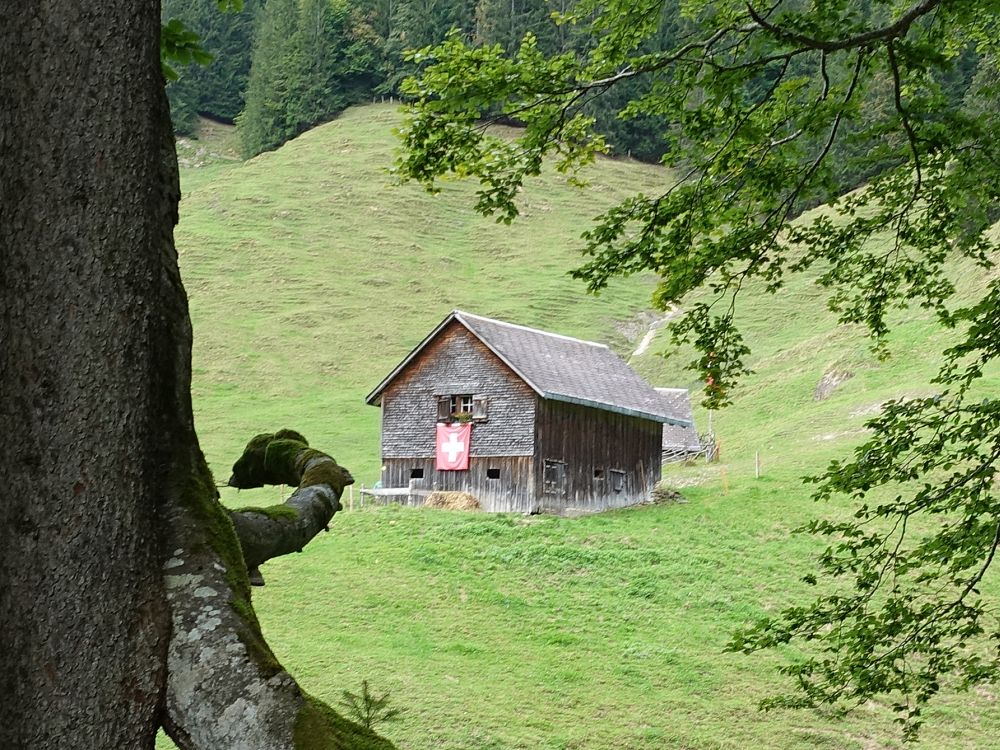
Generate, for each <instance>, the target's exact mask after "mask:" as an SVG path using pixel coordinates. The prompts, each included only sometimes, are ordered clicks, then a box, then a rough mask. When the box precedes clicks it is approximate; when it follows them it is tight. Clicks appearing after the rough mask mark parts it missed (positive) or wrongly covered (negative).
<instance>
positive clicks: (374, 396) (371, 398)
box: [365, 310, 467, 406]
mask: <svg viewBox="0 0 1000 750" xmlns="http://www.w3.org/2000/svg"><path fill="white" fill-rule="evenodd" d="M457 316H458V311H457V310H452V311H451V312H450V313H448V315H447V316H446V317H445V319H444V320H442V321H441V322H440V323H438V325H437V327H436V328H435V329H434V330H433V331H431V332H430V333H428V334H427V335H426V336H424V338H423V340H422V341H421V342H420V343H419V344H417V345H416V346H415V347H413V349H411V350H410V353H409V354H407V355H406V357H404V358H403V361H402V362H400V363H399V364H398V365H396V367H395V368H394V369H393V371H392V372H390V373H389V374H388V375H386V376H385V378H383V379H382V382H381V383H379V384H378V385H377V386H375V388H374V390H372V392H371V393H369V394H368V395H367V396H365V403H366V404H368V405H369V406H378V405H379V403H380V402H381V397H382V391H384V390H385V388H386V386H388V385H389V383H391V382H392V381H393V380H395V378H396V376H397V375H399V373H401V372H402V371H403V369H404V368H405V367H406V366H407V365H408V364H410V362H412V361H413V359H414V358H415V357H416V356H417V355H418V354H419V353H420V352H421V351H423V349H424V347H425V346H427V344H429V343H430V342H431V340H433V338H434V337H435V336H437V335H438V334H439V333H440V332H441V329H443V328H444V327H445V326H446V325H448V324H449V323H450V322H451V321H452V320H455V318H456V317H457ZM463 325H465V324H464V323H463ZM466 327H467V326H466Z"/></svg>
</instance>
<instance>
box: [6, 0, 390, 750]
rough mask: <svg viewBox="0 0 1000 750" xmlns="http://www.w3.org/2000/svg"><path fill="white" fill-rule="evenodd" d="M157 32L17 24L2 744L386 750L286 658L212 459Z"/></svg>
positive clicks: (86, 8)
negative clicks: (260, 604) (199, 408)
mask: <svg viewBox="0 0 1000 750" xmlns="http://www.w3.org/2000/svg"><path fill="white" fill-rule="evenodd" d="M159 23H160V16H159V5H158V4H157V3H141V2H140V3H136V2H134V0H128V1H125V0H109V2H99V3H78V2H71V1H69V0H48V1H47V2H46V1H45V0H43V1H42V2H40V3H21V4H16V5H10V7H8V8H7V9H5V11H4V13H3V21H2V23H0V60H2V61H3V63H2V66H0V103H2V104H0V165H2V174H0V425H2V426H3V438H2V440H0V576H2V577H0V659H2V664H0V696H2V698H0V748H4V750H7V748H11V749H13V750H20V749H21V748H31V750H38V749H41V748H56V747H58V748H60V750H61V749H62V748H65V747H75V748H81V749H89V748H109V749H110V748H114V749H115V750H119V749H122V748H151V747H152V746H153V742H154V736H155V732H156V729H157V727H158V726H159V725H160V724H161V723H163V724H164V725H165V726H166V727H167V729H168V731H169V732H170V733H171V735H172V736H174V738H175V740H176V741H177V742H178V744H180V745H181V746H182V747H183V748H205V750H209V749H211V750H226V748H292V747H316V748H320V747H330V748H333V747H343V748H360V747H373V748H374V747H388V745H387V744H386V743H383V741H381V740H379V739H378V738H376V737H375V736H374V735H372V734H371V733H370V732H368V731H366V730H363V729H361V728H360V727H357V726H355V725H352V724H350V723H349V722H346V721H344V720H343V719H341V718H340V717H339V716H337V715H336V714H335V713H333V712H332V711H330V710H329V709H327V708H326V707H325V706H323V705H322V704H319V703H317V702H315V701H312V700H311V699H309V698H307V697H306V696H304V695H303V693H302V692H301V691H300V690H299V688H298V686H297V685H296V684H295V682H294V680H293V679H292V678H291V677H290V676H289V675H288V674H287V673H286V672H285V671H284V670H283V669H282V668H281V666H280V665H279V664H278V663H277V662H276V661H275V659H274V657H273V655H272V654H271V652H270V650H269V649H268V647H267V645H266V643H264V641H263V638H262V637H261V634H260V629H259V626H258V625H257V621H256V618H255V616H254V613H253V609H252V607H251V605H250V600H249V586H248V584H247V576H246V569H245V563H244V561H243V558H242V553H241V549H240V546H239V543H238V541H237V539H236V535H235V533H234V531H233V526H232V523H231V522H230V520H229V515H228V514H227V513H226V512H225V511H224V510H223V509H222V508H221V506H219V505H218V503H217V502H216V500H215V493H214V481H213V479H212V477H211V475H210V474H209V472H208V469H207V466H206V465H205V462H204V459H203V457H202V455H201V452H200V449H199V448H198V441H197V438H196V436H195V432H194V426H193V422H192V412H191V404H190V395H189V393H190V349H191V332H190V323H189V318H188V314H187V303H186V298H185V295H184V291H183V288H182V286H181V282H180V276H179V273H178V268H177V257H176V253H175V251H174V246H173V237H172V231H173V225H174V223H175V222H176V209H177V201H178V197H179V196H178V186H177V175H176V158H175V156H174V152H173V139H172V134H171V131H170V125H169V114H168V111H167V104H166V97H165V95H164V91H163V81H162V77H161V73H160V67H159V43H158V41H159ZM326 486H328V488H329V493H328V494H332V496H333V501H332V502H331V501H329V499H328V500H327V501H326V502H327V503H328V505H329V506H330V514H331V515H332V512H333V510H335V509H336V508H335V501H336V498H337V497H339V491H340V489H342V487H341V488H337V487H332V486H329V485H326ZM320 494H323V492H320ZM327 520H328V517H327Z"/></svg>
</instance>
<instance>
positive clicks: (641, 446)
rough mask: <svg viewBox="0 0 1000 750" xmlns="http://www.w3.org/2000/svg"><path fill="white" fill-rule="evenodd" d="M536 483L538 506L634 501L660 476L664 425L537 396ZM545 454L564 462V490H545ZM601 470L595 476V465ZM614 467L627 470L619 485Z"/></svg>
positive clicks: (556, 508) (589, 506) (593, 506)
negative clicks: (559, 492) (615, 483)
mask: <svg viewBox="0 0 1000 750" xmlns="http://www.w3.org/2000/svg"><path fill="white" fill-rule="evenodd" d="M535 430H536V433H535V444H536V446H537V451H536V453H535V486H536V488H537V489H536V492H537V493H538V498H539V504H540V506H541V509H542V510H543V511H546V512H552V513H562V512H564V511H566V510H581V511H587V512H593V511H599V510H607V509H609V508H620V507H624V506H626V505H634V504H635V503H638V502H642V501H643V500H645V499H646V498H648V496H649V493H650V492H651V491H652V489H653V487H654V486H655V485H656V483H657V482H659V481H660V468H661V467H660V451H661V445H662V425H661V424H660V423H659V422H655V421H653V420H649V419H639V418H638V417H629V416H626V415H624V414H616V413H614V412H608V411H604V410H601V409H594V408H591V407H587V406H579V405H577V404H567V403H563V402H561V401H546V400H542V399H539V401H538V419H537V422H536V427H535ZM545 459H552V460H558V461H563V462H565V463H566V488H565V492H564V493H563V494H562V496H559V495H556V494H553V493H546V492H545V491H544V484H543V475H544V465H545ZM595 469H600V470H602V471H603V478H600V479H598V478H595V476H594V470H595ZM612 470H617V471H622V472H624V474H625V477H624V484H623V486H622V489H621V490H620V491H615V490H614V486H613V478H612V475H611V471H612Z"/></svg>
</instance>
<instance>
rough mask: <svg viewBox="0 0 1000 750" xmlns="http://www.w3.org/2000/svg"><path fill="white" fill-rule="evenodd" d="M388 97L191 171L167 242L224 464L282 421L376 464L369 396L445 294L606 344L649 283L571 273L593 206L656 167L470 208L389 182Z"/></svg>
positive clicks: (605, 169) (443, 307)
mask: <svg viewBox="0 0 1000 750" xmlns="http://www.w3.org/2000/svg"><path fill="white" fill-rule="evenodd" d="M398 122H399V117H398V114H397V112H396V108H394V107H389V106H377V105H373V106H370V107H362V108H357V109H353V110H350V111H348V112H347V113H345V114H344V116H343V117H341V118H340V119H339V120H337V121H336V122H333V123H331V124H329V125H327V126H324V127H320V128H317V129H316V130H313V131H311V132H308V133H306V134H304V135H302V136H301V137H299V138H297V139H296V140H295V141H293V142H291V143H289V144H288V145H287V146H285V147H284V148H282V149H281V150H280V151H277V152H274V153H268V154H263V155H261V156H259V157H257V158H255V159H253V160H251V161H249V162H247V163H245V164H242V165H240V166H235V167H233V166H230V167H228V168H225V169H222V170H221V171H220V167H219V166H218V164H211V165H210V166H209V169H210V170H214V174H212V175H211V178H210V179H205V177H204V176H203V175H204V172H202V171H199V170H197V169H191V170H186V171H185V173H184V178H183V183H182V185H183V187H184V189H185V191H186V194H185V197H184V199H183V202H182V206H181V216H182V219H181V224H180V227H179V228H178V230H177V245H178V248H179V249H180V253H181V270H182V272H183V274H184V281H185V284H186V285H187V289H188V294H189V296H190V299H191V313H192V318H193V321H194V328H195V353H194V357H195V361H194V368H195V371H194V384H195V390H194V399H195V409H196V413H197V418H198V426H199V433H200V435H201V437H202V441H203V443H204V446H205V449H206V453H207V455H208V457H209V461H210V462H211V463H212V464H213V467H214V468H215V470H216V473H217V474H218V475H219V476H222V475H223V474H224V473H225V471H227V470H228V467H229V465H230V464H231V463H232V461H233V460H234V459H235V457H236V456H237V455H239V452H240V450H241V449H242V446H243V444H244V443H245V442H246V440H247V439H248V438H249V437H250V436H252V435H253V434H255V433H257V432H261V431H265V430H273V429H276V428H278V427H281V426H290V427H294V428H296V429H298V430H300V431H301V432H303V433H304V434H305V435H306V436H307V437H308V438H309V439H310V441H312V442H313V443H315V444H316V445H317V446H321V447H323V448H324V449H326V450H328V451H330V452H332V453H334V454H335V455H336V456H337V457H338V459H341V460H342V462H343V463H344V464H345V465H346V466H348V467H350V468H351V469H352V470H353V471H354V473H355V476H356V477H357V478H358V479H359V481H363V482H365V483H367V484H369V485H370V484H372V483H373V482H374V481H375V480H376V479H377V478H378V460H379V456H378V426H379V413H378V410H377V409H375V408H372V407H367V406H365V405H364V403H363V399H364V396H365V395H366V394H367V393H368V392H369V391H370V390H371V389H372V388H374V387H375V386H376V385H377V384H378V383H379V381H380V380H381V379H382V378H383V377H384V376H385V375H386V374H388V372H389V371H390V370H391V369H392V368H393V367H394V366H395V365H396V364H397V363H398V362H399V360H401V359H402V358H403V357H404V356H405V355H406V353H407V352H408V351H409V350H410V349H411V348H412V347H413V346H415V345H416V344H417V343H419V341H420V340H421V339H422V338H423V337H424V336H425V335H426V334H427V333H428V332H430V330H431V329H432V328H433V327H434V326H435V325H436V324H437V323H438V322H439V321H440V320H441V319H442V318H443V317H444V316H445V315H446V314H447V313H448V312H449V311H450V310H452V309H453V308H462V309H466V310H469V311H470V312H476V313H479V314H482V315H487V316H495V317H500V318H505V319H509V320H512V321H515V322H518V323H523V324H526V325H534V326H543V327H545V328H548V329H550V330H553V331H557V332H561V333H565V334H569V335H575V336H582V337H587V338H598V339H600V340H603V341H608V340H612V343H615V341H614V340H615V339H616V337H617V338H618V341H617V343H618V344H620V345H623V346H624V348H625V349H626V350H627V349H628V346H627V343H626V342H624V341H622V340H621V339H620V336H619V335H618V334H617V333H616V331H615V324H616V322H617V321H621V320H626V319H629V318H631V317H632V316H633V315H635V314H636V313H637V312H638V311H640V310H642V309H643V308H644V307H645V306H646V305H647V303H648V298H649V284H648V283H647V282H643V281H641V280H631V281H629V282H625V283H621V284H618V285H616V286H615V287H614V288H613V289H610V290H609V291H608V292H607V293H606V294H604V295H603V296H601V297H592V296H586V295H584V294H582V293H581V287H580V284H579V283H578V282H575V281H573V280H572V279H570V278H568V276H567V272H568V271H570V270H571V269H572V268H574V267H575V266H576V265H578V264H579V263H578V262H579V256H578V254H577V249H576V248H577V247H578V242H577V240H578V237H579V234H580V231H581V229H582V227H583V226H584V225H585V224H586V223H587V222H588V221H589V220H590V218H591V217H593V216H594V215H596V214H597V213H599V212H600V211H602V210H603V209H604V208H605V207H607V206H608V205H610V204H611V203H612V202H615V201H617V200H618V199H620V198H621V197H623V196H625V195H627V194H628V193H629V192H630V191H633V190H641V189H647V190H649V189H654V188H655V186H657V185H659V184H662V180H663V179H664V174H663V173H662V171H661V170H658V169H655V168H651V167H643V166H638V165H637V164H635V163H625V162H610V161H608V162H603V163H602V164H601V167H600V169H599V170H598V169H595V170H593V172H592V185H591V188H590V189H589V190H587V191H585V192H581V191H580V190H578V189H576V188H573V187H571V186H570V185H569V184H568V183H567V181H566V179H565V178H563V177H562V176H561V175H558V174H555V173H549V174H546V175H545V177H544V178H543V179H542V180H541V181H540V183H538V184H535V185H533V186H532V187H531V188H530V189H529V190H527V191H526V192H525V196H524V201H523V216H522V219H521V220H520V221H518V222H516V223H515V224H514V225H513V226H512V227H507V226H504V225H502V224H496V223H495V222H493V221H492V220H490V219H484V218H482V217H480V216H477V215H476V214H474V213H473V211H472V210H471V208H470V205H471V203H472V200H473V193H474V190H473V187H472V186H471V185H466V184H461V185H450V186H446V188H445V190H444V191H443V192H442V193H441V194H439V195H436V196H432V195H428V194H426V193H425V192H423V191H422V190H421V189H420V188H419V187H417V186H416V185H405V186H393V185H392V179H391V177H390V176H389V175H388V173H387V169H388V168H389V167H390V166H391V164H392V158H393V150H394V149H395V147H396V144H395V141H394V139H393V136H392V133H391V130H392V128H393V127H394V126H395V125H397V124H398Z"/></svg>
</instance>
